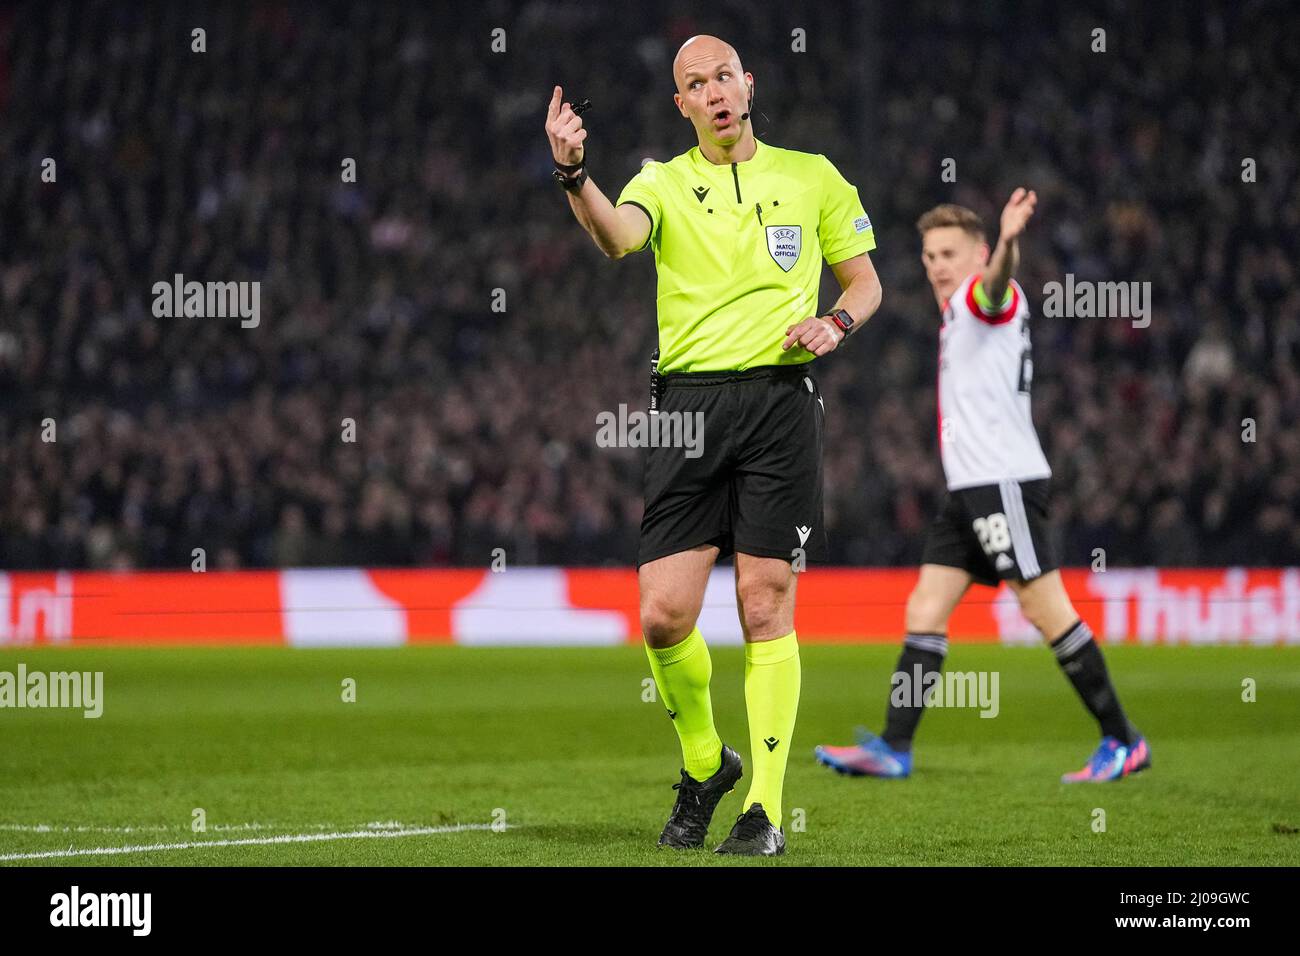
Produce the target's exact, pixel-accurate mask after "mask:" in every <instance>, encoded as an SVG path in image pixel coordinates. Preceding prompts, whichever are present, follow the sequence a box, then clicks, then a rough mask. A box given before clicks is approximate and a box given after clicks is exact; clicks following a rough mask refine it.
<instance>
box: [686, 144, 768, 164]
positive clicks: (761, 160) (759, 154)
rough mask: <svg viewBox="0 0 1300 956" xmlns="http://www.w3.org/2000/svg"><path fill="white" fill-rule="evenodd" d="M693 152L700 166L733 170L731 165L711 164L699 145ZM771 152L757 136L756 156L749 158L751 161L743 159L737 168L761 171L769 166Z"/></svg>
mask: <svg viewBox="0 0 1300 956" xmlns="http://www.w3.org/2000/svg"><path fill="white" fill-rule="evenodd" d="M693 152H694V159H695V162H696V163H697V164H698V165H700V166H707V167H709V168H710V169H730V168H731V163H720V164H719V163H711V162H709V160H708V158H707V157H705V155H704V154H703V153H702V152H700V147H699V146H698V145H697V146H695V147H694V150H693ZM771 152H772V151H771V149H770V147H768V146H766V145H764V143H763V141H762V140H761V139H759V138H758V137H757V136H755V137H754V155H753V156H751V157H749V159H743V160H741V161H740V162H739V163H737V164H736V165H737V168H741V169H743V170H744V171H749V170H757V169H760V168H762V167H763V166H766V165H767V160H768V157H769V156H770V154H771Z"/></svg>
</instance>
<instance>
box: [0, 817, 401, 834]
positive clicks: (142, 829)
mask: <svg viewBox="0 0 1300 956" xmlns="http://www.w3.org/2000/svg"><path fill="white" fill-rule="evenodd" d="M360 825H362V826H364V827H365V828H366V829H367V830H406V829H410V828H412V827H418V826H419V824H418V823H399V822H398V821H396V820H384V821H380V820H376V821H373V822H371V823H366V824H360ZM338 826H339V825H338V824H337V823H258V822H257V821H253V822H250V823H213V824H211V825H209V826H208V831H209V832H212V833H230V832H233V831H236V830H336V829H338ZM189 829H190V826H189V824H188V823H157V824H149V823H139V824H135V825H134V826H91V825H88V824H81V825H78V826H65V825H62V824H53V823H0V831H5V832H12V833H166V832H168V831H171V830H189Z"/></svg>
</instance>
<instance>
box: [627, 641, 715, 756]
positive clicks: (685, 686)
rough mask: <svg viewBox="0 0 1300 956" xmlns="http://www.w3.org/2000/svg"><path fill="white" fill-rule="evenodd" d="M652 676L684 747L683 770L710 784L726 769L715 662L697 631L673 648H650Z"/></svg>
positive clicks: (647, 646) (647, 653)
mask: <svg viewBox="0 0 1300 956" xmlns="http://www.w3.org/2000/svg"><path fill="white" fill-rule="evenodd" d="M645 650H646V656H648V657H649V658H650V672H651V673H652V674H654V678H655V684H656V685H657V686H658V688H659V696H660V698H661V699H662V700H663V702H664V706H665V707H667V708H668V716H669V717H671V718H672V719H673V727H675V728H676V730H677V736H678V738H679V739H680V740H681V743H682V766H683V767H685V768H686V772H687V773H689V774H690V775H691V776H692V777H694V778H695V779H696V780H700V781H703V780H707V779H708V778H709V777H712V776H713V775H714V774H715V773H717V772H718V768H719V767H721V766H722V740H721V739H720V738H719V737H718V731H717V730H716V729H715V728H714V726H713V701H712V699H711V698H710V696H709V680H710V678H712V676H713V659H712V658H710V657H709V645H707V644H705V643H704V638H703V637H702V636H701V635H700V629H699V628H698V627H697V628H695V629H694V630H692V631H691V633H690V634H688V635H686V639H685V640H684V641H681V642H680V643H677V644H674V645H673V646H672V647H664V648H654V647H651V646H650V645H648V644H647V645H646V649H645Z"/></svg>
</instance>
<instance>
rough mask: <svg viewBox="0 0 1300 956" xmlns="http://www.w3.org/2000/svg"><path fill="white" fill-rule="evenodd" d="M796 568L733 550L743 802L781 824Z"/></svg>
mask: <svg viewBox="0 0 1300 956" xmlns="http://www.w3.org/2000/svg"><path fill="white" fill-rule="evenodd" d="M794 596H795V573H794V569H793V567H792V566H791V563H790V561H788V560H787V559H785V558H768V557H759V556H757V555H752V554H745V553H743V552H737V554H736V604H737V607H738V609H739V611H740V626H741V628H742V630H743V631H744V634H745V709H746V711H747V712H748V714H749V752H750V754H751V758H750V759H751V760H752V761H753V764H754V775H753V779H752V781H751V783H750V787H749V793H748V794H746V796H745V802H744V803H743V804H742V806H743V808H744V809H745V810H748V809H749V808H750V807H752V806H753V805H754V804H756V803H757V804H760V805H761V806H762V807H763V810H764V812H766V813H767V818H768V820H770V821H771V822H772V826H774V827H780V826H781V819H782V811H781V797H782V790H783V786H784V783H785V767H786V758H787V756H788V755H789V753H790V738H791V737H792V736H793V735H794V722H795V717H796V715H797V714H798V712H799V685H800V680H801V671H800V667H799V644H798V641H797V640H796V638H795V632H794Z"/></svg>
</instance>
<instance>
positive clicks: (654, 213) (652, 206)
mask: <svg viewBox="0 0 1300 956" xmlns="http://www.w3.org/2000/svg"><path fill="white" fill-rule="evenodd" d="M660 165H661V164H660V163H657V162H653V161H652V162H649V163H646V164H645V165H644V166H642V167H641V171H640V172H639V173H637V174H636V175H635V176H633V177H632V178H631V179H630V180H628V184H627V185H626V186H624V187H623V191H622V192H621V193H619V194H618V202H616V203H614V205H615V206H621V205H623V204H624V203H630V204H631V205H633V206H636V207H637V208H639V209H640V210H641V211H642V212H644V213H645V214H646V215H647V216H649V217H650V232H649V234H648V235H647V236H646V239H645V243H644V244H643V245H642V246H641V249H644V248H645V247H646V246H648V245H650V243H651V242H652V241H653V240H654V238H655V233H656V232H658V230H659V222H660V220H661V219H662V218H663V204H662V203H661V202H660V201H659V189H660V181H661V180H662V179H663V177H664V173H663V170H662V169H660ZM641 249H638V250H636V251H637V252H640V251H641Z"/></svg>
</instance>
